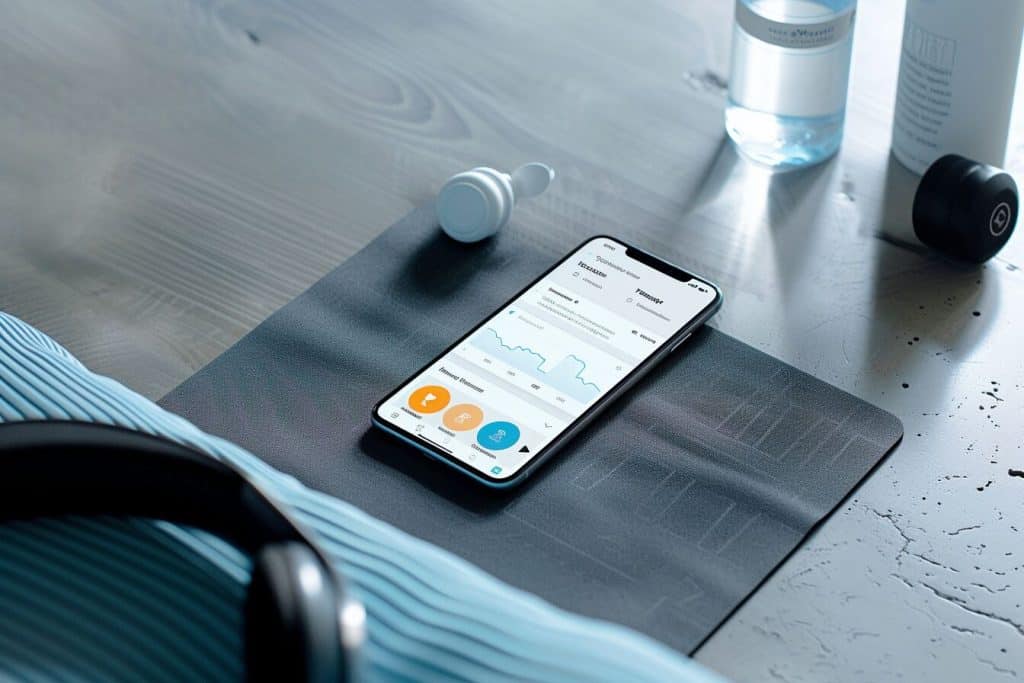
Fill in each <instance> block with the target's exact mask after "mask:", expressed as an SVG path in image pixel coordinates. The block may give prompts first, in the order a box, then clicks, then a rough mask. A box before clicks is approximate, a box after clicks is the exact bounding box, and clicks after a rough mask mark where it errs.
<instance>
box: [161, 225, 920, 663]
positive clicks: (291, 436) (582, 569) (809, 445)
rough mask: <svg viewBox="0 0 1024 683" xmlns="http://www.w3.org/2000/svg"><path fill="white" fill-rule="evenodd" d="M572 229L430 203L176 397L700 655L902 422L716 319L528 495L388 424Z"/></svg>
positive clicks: (170, 402) (199, 416) (332, 489)
mask: <svg viewBox="0 0 1024 683" xmlns="http://www.w3.org/2000/svg"><path fill="white" fill-rule="evenodd" d="M583 237H585V235H582V234H581V235H579V239H580V240H582V239H583ZM553 241H554V240H551V239H549V238H547V237H545V236H542V235H532V234H530V232H529V231H528V230H526V229H524V228H521V227H517V228H516V229H515V230H508V231H506V232H505V233H504V234H502V235H501V236H500V237H499V238H497V239H494V240H491V241H490V242H488V243H486V244H483V245H478V246H475V247H467V246H462V245H457V244H455V243H453V242H451V241H450V240H448V239H447V238H445V237H443V236H442V235H441V234H440V232H439V231H438V230H437V228H436V227H435V225H434V221H433V213H432V209H431V208H430V207H422V208H420V209H417V210H416V211H414V212H412V213H411V214H409V215H408V216H407V217H405V218H404V219H402V220H401V221H399V222H398V223H397V224H395V225H394V226H392V227H391V228H390V229H389V230H388V231H387V232H385V233H384V234H383V235H382V236H381V237H380V238H378V239H377V240H375V241H374V242H373V243H372V244H370V245H369V246H368V247H367V248H366V249H364V250H363V251H361V252H360V253H358V254H357V255H355V256H354V257H352V258H351V259H349V260H348V261H346V262H345V263H344V264H343V265H341V266H340V267H338V268H337V269H336V270H334V271H333V272H331V273H330V274H328V275H327V276H325V277H324V278H323V279H322V280H320V281H319V282H318V283H316V284H315V285H314V286H313V287H311V288H310V289H309V290H307V291H306V292H305V293H303V294H302V295H300V296H299V297H297V298H296V299H295V300H294V301H292V302H291V303H289V304H288V305H286V306H285V307H284V308H282V309H281V310H280V311H278V312H277V313H275V314H274V315H272V316H271V317H270V318H269V319H267V320H266V321H265V322H264V323H262V324H261V325H260V326H259V327H257V328H256V329H255V330H253V331H252V332H251V333H250V334H249V335H247V336H246V337H245V338H243V339H242V340H241V341H239V342H238V344H236V345H235V346H234V347H232V348H231V349H229V350H228V351H227V352H225V353H224V354H223V355H221V356H220V357H219V358H217V359H216V360H214V361H213V362H212V363H210V365H208V366H207V367H205V368H203V369H202V370H201V371H199V372H198V373H197V374H196V375H194V376H193V377H192V378H190V379H189V380H188V381H186V382H185V383H184V384H182V385H181V386H180V387H178V388H177V389H175V390H174V391H172V392H171V393H170V394H169V395H168V396H166V397H165V398H164V399H163V401H161V403H162V405H164V406H165V407H167V408H169V409H171V410H174V411H176V412H178V413H180V414H182V415H184V416H186V417H188V418H189V419H191V420H193V421H194V422H196V424H198V425H199V426H200V427H202V428H203V429H206V430H208V431H210V432H212V433H214V434H218V435H221V436H225V437H227V438H230V439H232V440H234V441H236V442H238V443H239V444H241V445H242V446H244V447H246V448H248V449H250V450H252V451H253V452H254V453H256V454H258V455H260V456H262V457H263V458H265V459H266V460H267V461H268V462H269V463H270V464H272V465H274V466H275V467H278V468H280V469H282V470H284V471H286V472H289V473H291V474H293V475H295V476H296V477H298V478H299V479H301V480H302V481H303V482H305V483H307V484H309V485H311V486H313V487H315V488H318V489H321V490H323V491H325V492H328V493H330V494H333V495H335V496H338V497H340V498H343V499H345V500H347V501H349V502H352V503H354V504H356V505H358V506H360V507H362V508H363V509H365V510H367V511H368V512H370V513H372V514H374V515H376V516H377V517H380V518H381V519H384V520H386V521H388V522H390V523H392V524H394V525H396V526H398V527H400V528H402V529H405V530H406V531H408V532H410V533H412V534H415V535H416V536H420V537H422V538H425V539H427V540H430V541H432V542H434V543H436V544H438V545H441V546H443V547H445V548H448V549H450V550H452V551H453V552H455V553H457V554H459V555H462V556H463V557H465V558H467V559H469V560H470V561H472V562H474V563H476V564H477V565H479V566H480V567H482V568H484V569H486V570H487V571H489V572H491V573H493V574H495V575H497V576H498V577H500V578H502V579H504V580H506V581H507V582H509V583H511V584H514V585H516V586H519V587H521V588H524V589H526V590H529V591H532V592H534V593H536V594H537V595H539V596H541V597H543V598H545V599H547V600H549V601H551V602H553V603H555V604H557V605H560V606H562V607H565V608H567V609H570V610H574V611H576V612H579V613H582V614H587V615H591V616H596V617H602V618H605V619H609V620H611V621H616V622H619V623H622V624H625V625H627V626H631V627H633V628H636V629H638V630H640V631H643V632H645V633H648V634H649V635H651V636H653V637H655V638H658V639H660V640H662V641H664V642H665V643H667V644H669V645H671V646H673V647H675V648H677V649H679V650H681V651H683V652H691V651H692V650H693V649H695V648H696V647H697V646H698V645H699V644H700V643H701V642H702V641H703V640H704V639H705V638H706V637H707V636H708V635H710V634H711V632H712V631H714V629H715V628H716V627H717V626H718V625H719V624H720V623H721V622H722V621H723V620H724V619H725V618H726V617H727V616H728V615H729V614H730V613H731V612H732V611H733V610H734V609H735V608H736V607H737V606H738V605H739V604H740V603H741V602H742V601H743V600H744V599H745V598H746V597H747V596H748V595H750V593H751V592H753V590H754V589H755V588H756V587H757V586H758V585H759V584H760V583H761V582H762V581H763V580H764V579H765V578H766V577H767V576H768V574H770V573H771V571H772V570H773V569H774V568H775V567H776V566H777V565H778V564H779V563H780V562H781V561H782V560H783V559H784V558H785V557H786V556H787V555H788V554H789V553H790V552H792V551H793V549H794V548H796V546H797V545H798V544H799V543H800V542H801V540H802V539H803V538H804V537H805V536H806V535H807V534H808V533H809V532H810V531H811V529H812V528H813V527H814V526H815V525H816V524H817V523H819V522H820V521H821V520H822V519H824V518H825V517H826V516H827V515H828V514H829V513H830V512H831V511H832V510H833V509H834V508H835V507H836V506H837V505H838V504H839V503H840V502H841V501H842V499H843V498H844V497H845V496H846V494H847V493H849V491H850V490H851V489H852V488H853V487H854V486H856V484H857V483H858V482H859V481H860V480H861V478H863V477H864V476H865V475H866V474H867V473H868V472H869V471H870V470H871V469H872V468H873V467H874V466H875V465H876V464H877V463H878V462H879V461H880V460H881V458H882V457H883V456H884V455H885V454H886V453H887V452H888V451H889V450H890V449H891V448H892V447H893V446H894V444H896V443H897V442H898V441H899V439H900V438H901V436H902V427H901V425H900V422H899V420H897V419H896V418H895V417H894V416H892V415H891V414H889V413H886V412H884V411H882V410H880V409H878V408H875V407H873V406H871V405H869V404H867V403H865V402H863V401H861V400H859V399H857V398H855V397H853V396H851V395H849V394H847V393H845V392H843V391H840V390H839V389H837V388H835V387H833V386H831V385H828V384H826V383H824V382H821V381H819V380H817V379H815V378H813V377H811V376H809V375H807V374H805V373H802V372H800V371H798V370H796V369H795V368H793V367H791V366H789V365H786V364H784V363H782V362H780V361H778V360H776V359H774V358H771V357H770V356H767V355H765V354H763V353H761V352H759V351H757V350H755V349H753V348H751V347H749V346H747V345H745V344H743V343H741V342H739V341H737V340H735V339H733V338H731V337H729V336H727V335H725V334H722V333H720V332H717V331H715V330H712V329H704V330H703V331H701V332H700V333H698V334H695V335H694V338H693V339H692V340H690V341H689V342H687V345H686V346H685V347H684V348H685V349H686V351H684V352H680V353H678V354H676V355H674V356H673V357H671V358H670V359H669V360H668V361H667V362H666V363H665V364H664V365H663V366H662V367H660V368H658V369H656V370H655V371H654V372H653V373H652V375H651V376H650V377H648V378H647V379H645V380H644V381H643V382H641V383H640V385H639V386H638V387H636V388H635V389H634V390H633V391H632V392H630V393H629V394H627V395H626V396H625V397H624V398H623V399H622V400H620V401H618V402H617V403H616V404H615V405H614V406H612V407H611V408H610V409H609V411H608V412H607V413H606V418H605V419H602V420H600V421H599V422H598V424H596V425H595V426H594V427H593V428H590V429H588V430H587V431H586V432H585V434H583V435H582V436H581V437H580V438H578V439H577V440H575V441H574V442H573V443H572V444H571V445H570V446H569V447H568V448H566V449H565V450H564V451H563V452H562V453H561V454H559V455H557V456H556V457H555V458H554V459H552V460H551V461H550V462H549V463H548V464H547V465H545V466H544V467H543V468H541V469H540V470H539V471H538V472H537V474H536V475H535V476H534V477H532V479H531V480H530V481H528V482H527V483H526V484H525V485H524V486H522V487H520V488H518V489H515V490H513V491H511V492H504V493H494V492H490V491H488V490H485V489H482V488H479V487H477V486H475V485H473V484H471V483H468V482H467V481H465V480H464V478H463V477H461V476H459V475H457V474H456V473H454V472H453V471H451V470H449V469H447V468H446V467H444V466H443V465H440V464H438V463H435V462H433V461H431V460H429V459H428V458H427V457H425V456H423V455H420V454H419V453H418V452H416V451H415V450H413V449H412V448H410V447H408V446H405V445H403V444H400V443H398V442H396V441H394V440H392V439H391V438H389V437H388V436H386V435H384V434H382V433H378V432H377V431H375V430H373V429H372V428H371V427H370V424H369V414H370V409H371V407H372V405H373V404H374V403H375V402H376V401H377V400H378V399H379V398H381V397H382V396H383V395H384V394H385V393H386V392H387V391H388V390H390V389H392V388H394V387H395V386H396V385H397V384H398V383H399V382H401V381H402V380H404V379H406V378H407V377H408V376H409V375H411V374H412V373H413V372H415V371H416V370H418V369H419V368H420V367H421V366H422V365H424V364H425V363H426V362H428V361H429V360H430V359H431V358H433V357H434V356H435V355H437V354H438V353H439V352H440V351H441V350H443V349H444V348H445V347H446V346H447V344H448V343H450V342H451V341H452V340H453V339H455V338H456V337H458V336H459V335H461V334H462V333H464V332H465V331H466V330H468V329H469V328H470V327H472V325H473V324H474V323H476V322H478V321H479V320H480V319H481V318H483V317H484V316H485V315H487V314H488V313H490V312H491V311H492V310H493V309H495V308H496V307H497V306H499V305H500V304H501V303H503V302H504V301H505V300H506V299H507V298H508V297H510V296H511V295H513V294H514V293H515V292H516V291H518V290H519V289H520V288H521V287H522V286H523V285H524V284H526V283H527V282H528V281H529V280H531V279H533V278H534V277H536V276H537V275H538V274H539V273H541V272H542V271H543V270H544V269H545V268H546V267H548V266H549V265H550V264H551V263H553V262H554V261H555V260H556V259H557V258H558V257H559V256H561V255H562V254H563V253H564V252H566V251H568V250H569V249H570V248H572V247H573V246H575V243H566V244H554V243H553ZM639 246H643V244H640V245H639ZM679 260H680V262H681V265H683V266H685V265H686V263H685V259H679ZM725 294H726V305H727V306H728V294H729V293H728V292H726V293H725ZM409 569H410V571H415V568H409Z"/></svg>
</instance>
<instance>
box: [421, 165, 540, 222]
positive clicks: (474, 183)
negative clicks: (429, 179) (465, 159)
mask: <svg viewBox="0 0 1024 683" xmlns="http://www.w3.org/2000/svg"><path fill="white" fill-rule="evenodd" d="M554 177H555V171H554V169H552V168H551V167H550V166H548V165H547V164H541V163H537V162H534V163H530V164H524V165H523V166H520V167H519V168H517V169H516V170H515V171H513V172H512V175H509V174H507V173H502V172H501V171H495V170H494V169H493V168H487V167H486V166H478V167H477V168H474V169H472V170H470V171H465V172H463V173H458V174H456V175H453V176H452V177H451V178H449V179H448V182H446V183H445V184H444V187H442V188H441V191H440V192H439V193H438V195H437V204H436V210H437V220H438V221H439V222H440V223H441V228H442V229H443V230H444V231H445V233H447V234H448V236H449V237H451V238H452V239H454V240H458V241H459V242H477V241H479V240H482V239H484V238H485V237H490V236H491V235H493V234H495V233H496V232H498V231H499V230H501V229H502V228H503V227H504V226H505V224H506V223H508V219H509V216H511V215H512V207H513V206H514V205H515V203H516V202H517V201H518V200H520V199H527V198H529V197H536V196H537V195H539V194H540V193H541V192H543V191H544V190H546V189H548V185H550V184H551V181H552V180H553V179H554Z"/></svg>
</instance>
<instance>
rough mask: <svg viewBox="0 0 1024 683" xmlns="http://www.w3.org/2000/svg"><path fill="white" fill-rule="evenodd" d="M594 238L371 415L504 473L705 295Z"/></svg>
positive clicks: (708, 293)
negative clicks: (375, 415) (375, 413)
mask: <svg viewBox="0 0 1024 683" xmlns="http://www.w3.org/2000/svg"><path fill="white" fill-rule="evenodd" d="M626 251H627V248H626V247H625V246H623V245H622V244H620V243H618V242H615V241H613V240H609V239H606V238H596V239H594V240H591V241H590V242H587V243H586V244H584V245H583V246H582V247H581V248H580V249H579V250H577V251H576V252H575V253H574V254H572V256H570V257H569V258H567V259H566V260H565V261H563V262H562V263H561V264H560V265H559V266H558V267H557V268H555V269H554V270H552V271H551V272H550V273H548V274H547V275H546V276H545V277H544V278H542V279H541V280H540V281H538V282H537V283H536V284H534V285H533V286H532V287H530V288H529V289H528V290H527V291H526V292H525V293H524V294H523V295H522V296H520V297H519V298H518V299H516V300H515V301H514V302H513V303H511V304H509V305H507V306H506V307H504V308H502V309H501V310H499V311H498V312H497V313H496V314H495V315H494V316H493V317H491V318H490V319H488V320H487V321H485V322H484V324H482V325H481V326H480V327H479V328H477V329H476V331H475V332H473V333H472V334H470V335H469V336H468V337H466V338H465V339H464V340H462V342H460V343H459V344H458V346H456V347H455V348H453V349H452V350H451V351H449V352H448V353H447V354H445V355H444V356H442V357H441V358H440V359H439V360H437V361H435V362H434V363H432V364H431V365H430V366H429V367H428V368H427V369H426V370H425V371H423V372H421V373H420V374H418V375H416V376H415V377H414V378H413V379H412V380H411V381H410V382H409V383H408V384H406V385H404V386H403V387H402V388H401V389H399V390H398V391H397V392H395V393H394V394H393V395H392V396H390V397H389V398H388V400H386V401H385V402H384V403H382V404H381V405H380V407H379V408H378V411H377V417H378V419H379V420H381V421H382V422H384V423H386V424H391V425H394V426H396V427H399V428H401V429H403V430H404V431H406V432H408V433H409V434H412V435H414V436H416V437H418V438H419V439H422V440H423V441H426V442H428V443H429V444H430V445H432V446H433V447H434V448H435V449H437V450H440V451H442V452H444V453H447V454H448V455H449V456H451V457H453V458H455V459H457V460H459V461H461V462H462V463H464V464H465V465H467V466H468V467H469V468H471V469H474V470H477V471H479V472H481V473H483V474H485V475H486V476H487V477H489V478H491V479H504V478H507V477H511V476H512V475H514V474H515V473H516V472H517V471H519V469H520V468H522V467H523V465H525V464H526V463H528V462H529V461H530V460H531V459H532V458H533V457H534V456H535V455H536V454H537V453H539V452H540V451H541V450H542V449H543V448H544V447H545V446H547V445H548V444H549V443H550V442H551V440H552V439H554V438H555V437H557V436H558V435H559V434H560V433H561V432H562V431H564V430H565V429H566V428H567V427H568V426H569V425H570V424H572V423H573V422H574V421H575V420H576V419H577V418H579V417H580V416H581V415H583V414H584V413H585V412H586V411H587V409H588V408H590V407H591V406H592V405H594V403H596V402H597V401H598V400H599V399H600V398H601V397H602V396H603V395H604V394H605V393H607V392H608V391H609V390H611V389H612V388H613V387H615V386H616V385H617V384H618V383H619V382H620V381H621V380H623V379H624V378H625V377H626V376H627V375H629V374H630V373H631V372H632V371H633V370H635V369H636V368H637V366H638V365H640V364H641V363H642V362H643V361H644V360H645V359H647V358H648V357H649V356H651V355H652V354H653V353H655V352H656V351H657V350H658V349H659V348H660V347H661V346H662V345H663V344H664V343H665V342H666V341H667V340H668V339H669V338H670V337H671V336H672V335H673V334H675V333H676V332H678V331H679V330H680V329H681V328H682V327H684V326H685V325H686V324H687V323H688V322H690V321H691V320H693V318H695V317H696V316H697V315H699V314H700V313H701V312H702V311H703V310H704V309H705V308H706V307H707V306H708V305H709V304H710V303H711V302H712V301H713V300H714V298H715V290H714V288H713V287H711V286H710V285H708V284H707V283H705V282H702V281H700V280H698V279H696V278H693V279H690V280H688V281H683V280H679V279H676V278H674V277H672V276H671V275H667V274H665V273H662V272H661V271H658V270H656V269H654V268H652V267H651V266H648V265H645V264H643V263H641V262H640V261H638V260H636V259H635V258H633V257H632V256H628V255H627V254H626Z"/></svg>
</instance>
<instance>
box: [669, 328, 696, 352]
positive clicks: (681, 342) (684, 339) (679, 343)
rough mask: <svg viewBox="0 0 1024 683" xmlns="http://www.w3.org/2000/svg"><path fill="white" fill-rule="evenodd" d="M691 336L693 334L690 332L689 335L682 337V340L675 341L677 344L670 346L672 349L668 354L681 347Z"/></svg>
mask: <svg viewBox="0 0 1024 683" xmlns="http://www.w3.org/2000/svg"><path fill="white" fill-rule="evenodd" d="M692 335H693V333H692V332H691V333H690V334H688V335H686V336H685V337H683V338H682V339H680V340H679V341H677V342H676V343H675V344H673V345H672V348H671V349H669V353H672V352H673V351H675V350H676V349H678V348H679V347H680V346H682V345H683V342H684V341H686V340H687V339H689V338H690V337H691V336H692Z"/></svg>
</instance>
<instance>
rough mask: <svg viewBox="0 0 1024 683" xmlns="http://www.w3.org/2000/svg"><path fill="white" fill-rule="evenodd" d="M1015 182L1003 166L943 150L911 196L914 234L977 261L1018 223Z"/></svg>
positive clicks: (985, 257) (1002, 241)
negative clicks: (943, 154)
mask: <svg viewBox="0 0 1024 683" xmlns="http://www.w3.org/2000/svg"><path fill="white" fill-rule="evenodd" d="M1018 207H1019V203H1018V198H1017V184H1016V183H1014V182H1013V178H1011V177H1010V175H1009V174H1008V173H1006V172H1004V171H1001V170H1000V169H998V168H996V167H994V166H987V165H986V164H981V163H978V162H976V161H971V160H970V159H965V158H964V157H962V156H959V155H957V154H947V155H946V156H944V157H942V158H940V159H938V160H937V161H936V162H935V163H934V164H932V165H931V166H930V167H928V170H927V171H925V174H924V176H923V177H922V178H921V184H920V185H919V186H918V188H917V194H916V195H914V209H913V220H914V232H915V233H916V234H917V238H918V239H919V240H921V241H922V242H924V243H925V244H927V245H928V246H930V247H932V248H933V249H937V250H938V251H941V252H942V253H944V254H946V255H947V256H951V257H953V258H956V259H960V260H963V261H972V262H974V263H982V262H984V261H987V260H989V259H990V258H992V257H993V256H995V255H996V254H997V253H998V252H999V250H1000V249H1002V248H1003V245H1004V244H1006V242H1007V241H1008V240H1009V239H1010V235H1012V234H1013V228H1014V225H1015V224H1016V222H1017V210H1018Z"/></svg>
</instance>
